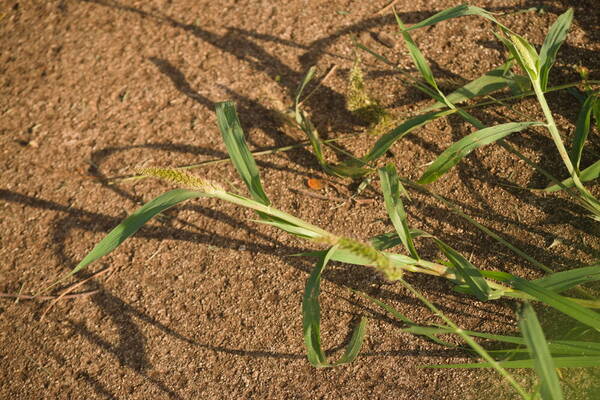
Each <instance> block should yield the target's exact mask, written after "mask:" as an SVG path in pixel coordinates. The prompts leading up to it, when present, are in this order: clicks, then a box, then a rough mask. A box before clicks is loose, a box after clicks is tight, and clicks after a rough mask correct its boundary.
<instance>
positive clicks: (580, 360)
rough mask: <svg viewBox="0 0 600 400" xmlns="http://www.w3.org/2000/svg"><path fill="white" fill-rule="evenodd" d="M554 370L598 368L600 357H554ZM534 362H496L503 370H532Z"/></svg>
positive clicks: (489, 366)
mask: <svg viewBox="0 0 600 400" xmlns="http://www.w3.org/2000/svg"><path fill="white" fill-rule="evenodd" d="M553 360H554V366H555V367H556V368H590V367H598V366H600V356H591V357H554V358H553ZM534 363H535V362H534V360H532V359H529V360H515V361H498V364H500V366H501V367H504V368H534ZM423 367H424V368H491V365H490V363H472V364H445V365H425V366H423Z"/></svg>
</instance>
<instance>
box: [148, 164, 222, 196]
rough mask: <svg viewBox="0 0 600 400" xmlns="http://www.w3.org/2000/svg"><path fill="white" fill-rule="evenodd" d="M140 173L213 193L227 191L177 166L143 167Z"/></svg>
mask: <svg viewBox="0 0 600 400" xmlns="http://www.w3.org/2000/svg"><path fill="white" fill-rule="evenodd" d="M138 171H139V173H140V174H142V175H146V176H152V177H155V178H159V179H163V180H165V181H168V182H171V183H176V184H178V185H180V186H184V187H188V188H190V189H198V190H200V191H203V192H205V193H208V194H211V193H214V192H223V191H225V190H224V189H223V188H222V187H221V186H220V185H219V184H217V183H214V182H211V181H208V180H205V179H201V178H198V177H197V176H195V175H192V174H190V173H188V172H184V171H182V170H180V169H177V168H155V167H153V168H141V169H139V170H138Z"/></svg>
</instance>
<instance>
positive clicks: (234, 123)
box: [216, 101, 270, 205]
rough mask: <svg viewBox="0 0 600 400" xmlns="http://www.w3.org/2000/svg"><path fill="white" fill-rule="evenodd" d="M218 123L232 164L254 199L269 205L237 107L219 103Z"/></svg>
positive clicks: (228, 102) (226, 102) (228, 103)
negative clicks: (245, 137)
mask: <svg viewBox="0 0 600 400" xmlns="http://www.w3.org/2000/svg"><path fill="white" fill-rule="evenodd" d="M216 110H217V123H218V125H219V130H220V131H221V135H222V136H223V141H224V142H225V146H227V152H228V153H229V157H231V162H232V163H233V165H234V166H235V169H237V171H238V173H239V174H240V176H241V177H242V180H243V181H244V183H245V184H246V186H247V187H248V190H249V191H250V194H251V196H252V198H253V199H254V200H256V201H258V202H261V203H262V204H265V205H269V204H270V201H269V198H268V197H267V195H266V193H265V190H264V189H263V186H262V183H261V181H260V174H259V172H258V167H257V166H256V162H255V161H254V158H253V157H252V153H250V149H248V145H247V144H246V140H245V139H244V131H243V130H242V125H241V124H240V120H239V119H238V116H237V112H236V111H235V105H234V104H233V103H232V102H230V101H224V102H221V103H217V105H216Z"/></svg>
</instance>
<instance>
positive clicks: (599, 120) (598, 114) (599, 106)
mask: <svg viewBox="0 0 600 400" xmlns="http://www.w3.org/2000/svg"><path fill="white" fill-rule="evenodd" d="M592 114H593V115H594V119H595V120H596V129H598V131H600V100H599V101H596V102H595V103H594V107H592Z"/></svg>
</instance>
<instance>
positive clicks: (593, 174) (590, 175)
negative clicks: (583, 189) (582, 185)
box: [544, 160, 600, 192]
mask: <svg viewBox="0 0 600 400" xmlns="http://www.w3.org/2000/svg"><path fill="white" fill-rule="evenodd" d="M599 176H600V160H598V161H596V162H595V163H593V164H592V165H590V166H589V167H587V168H586V169H584V170H583V171H581V172H580V173H579V179H580V180H581V182H590V181H593V180H594V179H597V178H598V177H599ZM561 185H562V186H563V187H564V188H572V187H573V186H575V183H574V182H573V178H567V179H565V180H564V181H562V182H561ZM561 185H558V184H556V185H552V186H548V187H547V188H546V189H544V191H546V192H557V191H559V190H563V187H561Z"/></svg>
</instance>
